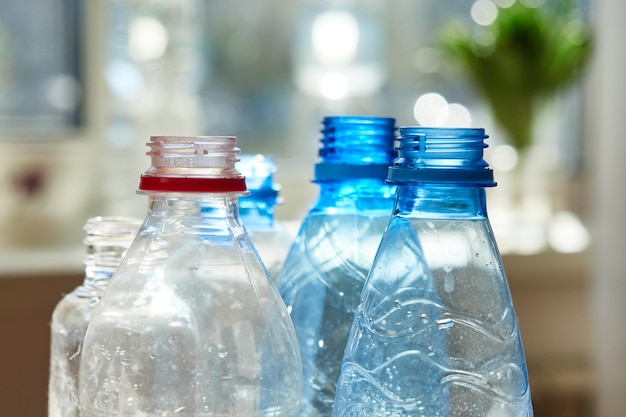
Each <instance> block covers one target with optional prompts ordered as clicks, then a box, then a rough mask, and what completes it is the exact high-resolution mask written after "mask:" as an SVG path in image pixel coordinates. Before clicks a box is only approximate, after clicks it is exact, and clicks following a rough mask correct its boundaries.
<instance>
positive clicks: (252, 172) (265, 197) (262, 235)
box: [237, 154, 293, 280]
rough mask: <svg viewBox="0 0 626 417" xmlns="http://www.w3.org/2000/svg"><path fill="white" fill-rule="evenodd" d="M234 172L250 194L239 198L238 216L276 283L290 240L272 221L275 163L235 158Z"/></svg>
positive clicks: (277, 187)
mask: <svg viewBox="0 0 626 417" xmlns="http://www.w3.org/2000/svg"><path fill="white" fill-rule="evenodd" d="M237 169H238V170H239V172H241V174H242V175H243V176H244V177H246V186H247V187H248V191H249V193H250V194H248V195H247V196H243V197H240V198H239V214H240V215H241V220H242V221H243V225H244V226H245V228H246V230H247V231H248V235H249V236H250V239H252V243H253V244H254V246H255V247H256V250H257V251H258V252H259V256H260V257H261V260H262V261H263V263H264V264H265V266H266V268H267V271H268V272H269V275H270V277H271V278H272V279H273V280H276V279H277V277H278V273H279V272H280V270H281V269H282V267H283V262H284V261H285V257H286V256H287V252H288V251H289V247H290V246H291V242H292V240H293V239H292V236H291V235H290V234H289V233H288V232H287V230H285V228H284V227H282V225H281V224H280V223H279V222H278V220H277V219H276V218H275V217H274V206H276V205H277V204H280V203H281V198H280V196H279V190H280V185H279V184H276V183H275V182H274V178H273V175H274V172H276V163H275V162H274V158H273V157H272V156H270V155H250V154H244V155H240V156H239V162H238V163H237Z"/></svg>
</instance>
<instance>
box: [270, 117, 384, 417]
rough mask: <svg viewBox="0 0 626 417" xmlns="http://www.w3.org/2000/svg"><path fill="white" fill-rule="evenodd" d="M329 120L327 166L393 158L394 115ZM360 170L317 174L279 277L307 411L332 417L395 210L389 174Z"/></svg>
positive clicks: (375, 163)
mask: <svg viewBox="0 0 626 417" xmlns="http://www.w3.org/2000/svg"><path fill="white" fill-rule="evenodd" d="M344 120H349V121H350V123H343V121H344ZM338 121H341V123H338ZM357 121H363V123H362V124H361V123H357ZM372 121H375V122H380V123H378V124H377V123H372ZM325 124H326V128H325V129H324V132H325V135H330V136H331V137H332V138H330V137H327V136H325V137H324V140H323V143H324V149H325V151H324V152H320V154H321V155H322V164H324V165H325V166H332V165H341V164H343V165H346V166H350V167H364V168H369V167H371V166H378V165H382V164H383V163H384V161H387V160H389V163H391V158H393V153H394V150H393V136H394V129H395V128H394V124H393V122H392V121H390V120H388V119H380V120H379V119H375V118H336V119H335V118H332V120H330V121H329V120H328V119H326V120H325ZM337 124H339V127H337V126H336V125H337ZM330 125H332V126H335V127H333V128H332V129H331V128H329V127H328V126H330ZM372 125H374V126H375V128H372ZM338 132H339V133H338ZM331 139H332V140H331ZM330 149H334V150H335V151H333V152H330ZM364 149H367V152H363V150H364ZM330 161H332V163H331V162H330ZM358 172H360V173H361V174H362V175H363V176H362V177H361V178H355V175H354V172H352V173H351V174H352V175H350V178H346V177H347V176H346V175H344V176H342V175H338V176H336V177H333V178H332V179H330V178H328V177H324V179H323V180H322V181H320V178H319V177H318V178H317V179H318V181H317V182H318V184H319V185H320V194H319V198H318V200H317V201H316V202H315V204H314V205H313V207H312V208H311V209H310V211H309V213H308V214H307V216H306V218H305V220H304V222H303V224H302V226H301V228H300V231H299V232H298V235H297V237H296V239H295V241H294V244H293V245H292V247H291V249H290V251H289V254H288V256H287V259H286V260H285V264H284V266H283V270H282V271H281V274H280V275H279V279H278V288H279V291H280V293H281V295H282V296H283V299H284V300H285V304H286V305H287V308H288V310H289V312H290V315H291V318H292V320H293V322H294V327H295V329H296V335H297V337H298V343H299V345H300V348H301V356H302V362H303V374H304V380H305V383H304V386H303V400H302V407H301V410H302V413H301V415H302V416H310V417H312V416H325V417H326V416H329V415H330V413H331V410H332V405H333V401H334V398H335V387H336V383H337V378H338V377H339V372H340V367H341V357H342V354H343V350H344V347H345V344H346V340H347V337H348V332H349V330H350V325H351V323H352V320H353V317H354V312H355V310H356V306H357V305H358V302H359V295H360V293H361V289H362V287H363V282H364V281H365V277H366V275H367V273H368V271H369V268H370V266H371V264H372V261H373V259H374V254H375V252H376V249H377V247H378V245H379V243H380V238H381V236H382V233H383V231H384V229H385V227H386V225H387V223H388V221H389V216H390V215H391V208H392V206H393V197H394V187H393V186H391V185H388V184H386V183H385V181H384V177H380V178H376V177H374V178H372V177H371V171H370V172H367V169H365V170H363V171H358Z"/></svg>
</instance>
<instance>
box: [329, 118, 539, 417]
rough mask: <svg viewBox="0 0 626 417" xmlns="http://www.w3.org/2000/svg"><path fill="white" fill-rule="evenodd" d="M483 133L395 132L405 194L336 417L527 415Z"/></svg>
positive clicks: (359, 327)
mask: <svg viewBox="0 0 626 417" xmlns="http://www.w3.org/2000/svg"><path fill="white" fill-rule="evenodd" d="M486 138H487V136H486V135H485V133H484V130H483V129H455V128H449V129H446V128H426V127H405V128H400V137H399V141H400V146H399V148H398V149H399V158H398V160H397V161H396V163H395V164H394V166H393V167H391V168H390V170H389V181H390V182H391V183H392V184H396V185H397V186H398V189H397V196H398V197H397V200H396V203H395V207H394V211H393V213H394V214H393V217H392V218H391V220H390V223H389V226H388V228H387V230H386V231H385V234H384V236H383V238H382V241H381V245H380V248H379V250H378V252H377V254H376V258H375V260H374V264H373V265H372V269H371V272H370V274H369V276H368V278H367V281H366V283H365V286H364V288H363V293H362V296H361V303H360V305H359V308H358V312H357V314H356V317H355V320H354V324H353V326H352V330H351V333H350V338H349V341H348V344H347V347H346V351H345V356H344V361H343V365H342V371H341V377H340V381H339V385H338V388H337V397H336V402H335V409H334V411H333V416H334V417H346V416H356V415H367V416H429V417H432V416H438V417H452V416H463V417H529V416H532V415H533V412H532V406H531V401H530V391H529V386H528V375H527V371H526V363H525V358H524V352H523V349H522V343H521V338H520V333H519V328H518V323H517V318H516V314H515V311H514V310H513V305H512V301H511V295H510V293H509V288H508V284H507V280H506V276H505V272H504V269H503V267H502V262H501V259H500V255H499V253H498V249H497V245H496V242H495V239H494V236H493V233H492V230H491V226H490V224H489V220H488V218H487V209H486V199H485V188H484V187H491V186H494V185H495V183H494V182H493V173H492V171H491V169H489V168H488V167H487V163H486V162H485V161H484V160H483V148H484V147H486V145H485V143H484V139H486Z"/></svg>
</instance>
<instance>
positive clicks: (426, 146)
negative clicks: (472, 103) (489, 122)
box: [388, 126, 496, 187]
mask: <svg viewBox="0 0 626 417" xmlns="http://www.w3.org/2000/svg"><path fill="white" fill-rule="evenodd" d="M399 131H400V135H399V136H398V141H399V146H398V159H397V160H396V162H395V163H394V165H393V166H392V167H390V168H389V174H388V181H389V182H391V183H403V182H424V183H455V184H466V185H475V186H481V187H491V186H495V185H496V184H495V182H494V181H493V171H492V170H491V169H489V168H488V166H489V164H487V162H486V161H485V160H484V159H483V151H484V149H485V148H486V147H487V146H488V145H487V144H486V143H485V139H487V138H488V137H489V136H488V135H486V134H485V130H484V129H481V128H438V127H421V126H420V127H401V128H400V129H399Z"/></svg>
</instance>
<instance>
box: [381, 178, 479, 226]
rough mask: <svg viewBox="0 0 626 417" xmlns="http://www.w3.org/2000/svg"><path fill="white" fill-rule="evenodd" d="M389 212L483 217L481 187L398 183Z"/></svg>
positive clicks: (458, 217) (437, 217)
mask: <svg viewBox="0 0 626 417" xmlns="http://www.w3.org/2000/svg"><path fill="white" fill-rule="evenodd" d="M393 214H394V216H401V217H418V218H427V219H461V218H463V219H471V218H476V219H481V218H487V203H486V194H485V189H484V188H482V187H463V186H455V185H453V184H445V185H444V184H437V185H426V186H425V185H423V184H422V185H417V184H414V183H407V184H402V185H398V188H397V191H396V202H395V206H394V210H393Z"/></svg>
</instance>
